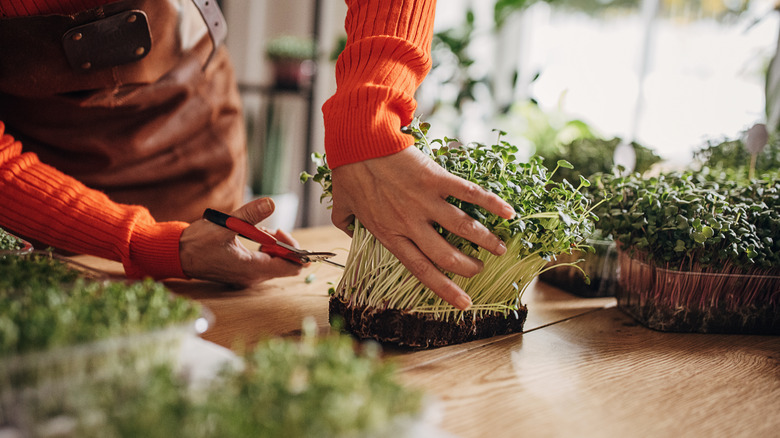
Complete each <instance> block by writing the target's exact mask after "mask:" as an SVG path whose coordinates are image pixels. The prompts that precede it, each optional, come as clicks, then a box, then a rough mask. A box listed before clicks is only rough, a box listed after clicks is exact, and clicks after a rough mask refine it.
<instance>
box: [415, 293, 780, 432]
mask: <svg viewBox="0 0 780 438" xmlns="http://www.w3.org/2000/svg"><path fill="white" fill-rule="evenodd" d="M415 354H416V353H412V354H410V355H408V356H407V357H406V358H405V362H406V363H407V364H408V365H409V364H413V363H414V361H415ZM403 376H404V381H405V382H406V383H407V384H409V385H411V386H416V387H422V388H425V389H426V390H428V391H429V392H430V393H431V394H434V395H435V396H437V397H438V398H439V400H440V402H441V403H442V404H443V406H444V412H445V417H444V423H443V427H444V429H445V430H448V431H451V432H454V433H457V434H458V435H459V436H462V437H483V436H491V437H499V436H516V435H517V433H519V432H522V434H523V435H528V436H600V437H601V436H615V437H619V436H658V437H667V436H691V437H704V436H729V437H733V436H745V437H747V436H751V437H757V436H777V435H776V433H777V430H780V410H779V408H780V337H762V336H728V335H699V334H676V333H661V332H656V331H652V330H649V329H646V328H644V327H641V326H638V325H637V324H636V323H634V322H633V320H632V319H631V318H630V317H628V316H626V315H625V314H623V313H622V312H621V311H619V310H618V309H615V308H610V309H602V310H598V311H594V312H590V313H588V314H584V315H581V316H578V317H575V318H571V319H569V320H567V321H564V322H561V323H558V324H554V325H551V326H547V327H544V328H542V329H539V330H534V331H532V332H528V333H525V334H522V335H512V336H507V337H504V338H503V339H501V340H499V341H497V342H494V343H492V344H490V345H487V346H485V347H484V348H478V349H471V350H469V351H464V352H462V353H461V354H457V355H451V356H449V357H447V358H445V359H443V360H438V361H434V362H431V361H427V362H424V363H422V364H420V365H419V366H414V365H410V366H407V368H406V369H405V370H404V372H403Z"/></svg>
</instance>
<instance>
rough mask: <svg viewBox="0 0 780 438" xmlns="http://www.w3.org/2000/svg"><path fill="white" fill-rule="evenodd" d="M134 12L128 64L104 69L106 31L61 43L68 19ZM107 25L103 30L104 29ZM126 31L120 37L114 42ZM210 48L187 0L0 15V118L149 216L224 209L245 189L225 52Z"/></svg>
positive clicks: (47, 156)
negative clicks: (141, 31)
mask: <svg viewBox="0 0 780 438" xmlns="http://www.w3.org/2000/svg"><path fill="white" fill-rule="evenodd" d="M207 3H208V2H207ZM212 3H213V2H212ZM134 14H135V16H136V17H138V18H141V19H142V21H146V22H147V23H148V34H149V35H146V36H144V35H142V36H141V37H140V39H138V40H137V41H139V42H138V48H136V49H133V53H134V55H130V56H137V57H138V59H136V60H133V59H130V60H128V59H127V57H126V56H125V57H124V58H122V56H124V55H120V56H119V57H120V58H122V59H120V60H119V61H118V62H120V63H119V64H117V65H114V64H116V62H117V61H116V60H115V59H113V60H112V59H110V58H111V57H112V56H103V55H105V54H106V53H108V55H111V53H112V52H111V50H112V49H111V48H110V47H103V48H102V47H100V44H104V43H106V42H105V41H103V40H106V41H108V43H106V44H109V45H110V44H111V40H112V37H111V35H108V36H106V37H105V38H103V40H101V39H100V38H94V39H93V42H94V41H97V42H98V43H99V44H98V46H97V48H94V47H93V48H91V49H89V50H92V53H90V52H89V50H87V53H86V55H85V54H83V53H75V55H74V53H71V52H66V49H63V46H64V45H66V41H67V42H68V43H71V44H72V42H77V41H80V40H82V35H81V34H82V32H80V29H81V28H80V27H79V26H83V25H89V24H91V23H94V22H96V21H100V20H102V19H106V18H109V19H111V20H113V22H116V20H117V19H121V21H122V23H125V22H126V23H128V25H132V26H137V24H138V20H136V18H133V17H131V16H132V15H134ZM111 17H114V18H111ZM113 22H112V23H109V24H108V25H104V26H103V28H104V29H109V31H112V30H111V29H114V28H115V27H114V23H113ZM120 24H121V23H120ZM74 29H75V30H74ZM85 29H86V30H85V31H84V35H85V36H91V35H92V34H90V33H88V32H91V29H89V28H85ZM134 29H137V27H134V28H131V29H130V28H129V29H128V30H127V32H128V33H132V32H135V30H134ZM123 32H124V31H123ZM77 33H78V34H79V35H76V34H77ZM74 35H75V36H74ZM134 38H138V37H136V36H133V35H129V36H128V35H125V34H121V33H120V35H119V37H116V35H114V38H113V41H114V42H117V41H119V42H120V43H121V44H127V42H128V41H135V40H134ZM144 38H147V40H146V41H145V42H144ZM149 43H150V44H149ZM149 45H150V46H151V47H147V46H149ZM213 47H214V46H213V44H212V41H211V39H210V38H209V32H208V29H207V27H206V26H205V24H204V22H203V18H202V17H201V15H200V13H199V11H198V9H197V8H195V6H194V5H193V3H192V1H191V0H122V1H118V2H114V3H109V4H108V5H106V6H102V7H99V8H95V9H90V10H88V11H84V12H81V13H78V14H75V15H47V16H37V17H20V18H8V19H2V20H0V120H2V121H3V122H4V123H5V125H6V131H7V132H8V133H9V134H10V135H12V136H14V137H15V138H17V139H18V140H21V141H22V145H23V150H25V151H28V152H35V153H36V154H38V156H39V158H40V159H41V161H42V162H44V163H47V164H50V165H52V166H53V167H55V168H57V169H58V170H60V171H62V172H64V173H66V174H68V175H70V176H72V177H74V178H76V179H78V180H79V181H81V182H83V183H84V184H86V185H87V186H88V187H91V188H94V189H97V190H101V191H103V192H105V193H106V194H108V196H109V197H110V198H111V199H112V200H114V201H116V202H120V203H126V204H138V205H144V206H146V207H147V208H149V210H150V211H151V212H152V214H153V215H154V217H155V218H156V219H157V220H160V221H167V220H184V221H188V222H191V221H194V220H195V219H197V218H199V217H200V215H201V214H202V212H203V210H204V208H206V207H213V208H218V209H222V210H227V211H230V210H232V209H234V208H236V207H238V206H239V205H240V203H241V201H242V199H243V194H244V187H245V179H246V142H245V131H244V127H243V118H242V113H241V104H240V98H239V94H238V90H237V87H236V83H235V79H234V76H233V70H232V65H231V63H230V60H229V57H228V54H227V51H226V49H225V48H224V47H219V48H218V49H217V50H216V51H214V52H213V56H210V55H212V49H213ZM147 49H148V50H147ZM74 56H75V57H76V59H77V61H76V63H75V64H74V61H73V57H74ZM79 56H81V57H84V56H86V58H84V59H88V60H89V59H90V58H89V56H94V57H95V58H94V60H95V62H94V63H89V62H87V61H83V62H82V61H79V60H78V59H79V58H78V57H79ZM106 58H108V59H106Z"/></svg>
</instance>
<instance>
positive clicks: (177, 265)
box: [0, 121, 187, 279]
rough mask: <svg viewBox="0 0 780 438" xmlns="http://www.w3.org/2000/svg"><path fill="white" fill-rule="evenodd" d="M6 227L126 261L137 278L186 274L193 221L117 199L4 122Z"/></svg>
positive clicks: (0, 173)
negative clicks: (163, 218)
mask: <svg viewBox="0 0 780 438" xmlns="http://www.w3.org/2000/svg"><path fill="white" fill-rule="evenodd" d="M0 226H2V227H3V228H5V229H7V230H9V231H11V232H16V233H19V234H21V235H24V236H27V237H29V238H31V239H35V240H38V241H41V242H43V243H45V244H46V245H51V246H53V247H56V248H60V249H63V250H67V251H72V252H76V253H80V254H91V255H95V256H99V257H103V258H106V259H110V260H116V261H120V262H122V264H123V265H124V268H125V272H126V273H127V275H128V276H129V277H131V278H141V277H146V276H149V277H153V278H156V279H162V278H169V277H180V278H182V277H185V275H184V273H183V272H182V268H181V262H180V259H179V238H180V237H181V233H182V231H183V230H184V228H185V227H187V224H186V223H184V222H160V223H158V222H156V221H155V220H154V219H153V218H152V216H151V214H150V213H149V211H148V210H147V209H146V208H143V207H140V206H132V205H123V204H117V203H115V202H112V201H111V200H110V199H109V198H108V197H107V196H106V195H105V194H103V193H102V192H100V191H97V190H93V189H90V188H88V187H86V186H85V185H83V184H82V183H80V182H79V181H77V180H75V179H74V178H71V177H69V176H67V175H65V174H63V173H62V172H60V171H58V170H57V169H55V168H53V167H51V166H48V165H46V164H44V163H41V162H40V161H39V160H38V156H37V155H35V154H33V153H29V152H27V153H23V152H22V144H21V143H20V142H18V141H15V140H14V139H13V137H11V136H10V135H8V134H5V125H4V124H3V122H1V121H0Z"/></svg>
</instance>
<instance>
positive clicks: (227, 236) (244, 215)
mask: <svg viewBox="0 0 780 438" xmlns="http://www.w3.org/2000/svg"><path fill="white" fill-rule="evenodd" d="M273 211H274V203H273V201H271V199H270V198H261V199H256V200H254V201H251V202H249V203H247V204H245V205H244V206H242V207H241V208H239V209H238V210H236V211H234V212H233V213H231V214H232V215H233V216H235V217H237V218H239V219H243V220H245V221H247V222H249V223H251V224H257V223H259V222H260V221H262V220H263V219H265V218H267V217H268V216H270V215H271V213H273ZM271 234H273V235H274V237H276V238H277V239H279V240H280V241H282V242H284V243H287V244H289V245H292V246H298V243H297V242H296V241H295V239H293V238H292V237H291V236H290V235H289V234H287V233H285V232H284V231H281V230H279V231H276V232H275V233H271ZM179 255H180V257H181V267H182V269H183V270H184V273H185V274H186V275H187V276H189V277H192V278H199V279H203V280H211V281H216V282H220V283H227V284H231V285H235V286H238V287H248V286H251V285H253V284H257V283H260V282H262V281H265V280H269V279H271V278H274V277H289V276H294V275H298V274H300V273H301V268H302V266H301V265H298V264H295V263H293V262H289V261H287V260H284V259H282V258H279V257H271V256H269V255H268V254H265V253H262V252H259V251H251V250H249V249H247V248H246V247H245V246H244V245H243V244H242V243H241V241H240V240H239V239H238V234H236V233H235V232H233V231H230V230H228V229H226V228H223V227H220V226H219V225H216V224H212V223H211V222H207V221H206V220H204V219H201V220H199V221H196V222H193V223H192V224H190V226H189V227H187V228H185V229H184V231H183V232H182V235H181V239H179Z"/></svg>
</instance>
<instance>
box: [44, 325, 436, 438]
mask: <svg viewBox="0 0 780 438" xmlns="http://www.w3.org/2000/svg"><path fill="white" fill-rule="evenodd" d="M355 347H356V346H355V343H354V341H353V339H352V338H351V337H349V336H346V335H343V334H340V333H338V332H337V331H333V332H331V333H329V334H327V335H325V334H317V330H316V324H313V321H304V327H303V331H302V337H301V339H300V340H298V339H290V338H285V339H283V338H271V339H266V340H262V341H261V342H259V343H258V344H257V345H256V346H254V347H253V348H252V349H251V350H250V351H248V352H247V353H246V354H245V355H244V356H243V359H244V360H243V361H241V364H240V366H236V365H235V364H230V365H226V366H225V367H224V368H223V369H222V370H221V371H220V372H219V373H218V375H217V376H216V377H215V378H214V379H212V380H210V381H207V382H204V383H202V384H197V385H191V382H189V381H188V380H187V379H186V375H182V374H179V373H176V372H175V371H174V370H173V369H171V367H170V366H161V367H158V368H154V369H152V370H150V371H147V372H143V373H140V374H139V373H136V372H131V373H129V374H127V375H123V376H119V377H117V378H116V379H112V380H107V381H100V382H92V383H88V384H85V385H84V387H82V388H80V390H79V391H71V392H69V393H67V394H65V395H64V397H63V398H62V399H59V400H51V399H49V400H47V402H48V403H49V405H50V406H48V408H47V409H40V410H39V411H38V412H36V413H35V414H36V415H37V416H38V417H39V418H37V420H38V422H39V423H45V420H46V419H47V417H52V416H57V417H58V418H63V417H64V418H69V419H71V420H72V421H70V422H66V424H68V425H69V428H70V429H69V430H68V431H67V432H71V433H70V434H67V436H80V437H105V436H133V437H134V436H143V437H170V436H188V437H193V438H198V437H204V438H205V437H215V436H218V437H224V438H232V437H248V436H263V437H266V436H267V437H277V436H284V437H314V436H322V437H336V436H339V437H341V436H405V435H406V434H407V433H408V431H409V430H410V429H411V428H412V427H413V426H414V425H415V424H416V422H418V421H420V420H421V417H422V413H423V412H422V411H423V407H424V406H423V404H424V398H423V393H422V392H421V391H419V390H415V389H412V388H408V387H407V386H405V385H402V384H401V383H400V382H399V381H398V379H397V366H396V365H395V363H394V362H391V361H386V360H382V359H381V358H380V356H379V348H378V346H377V345H376V344H374V343H367V344H363V345H362V347H361V348H355ZM42 407H43V406H42ZM58 436H59V435H58Z"/></svg>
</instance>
